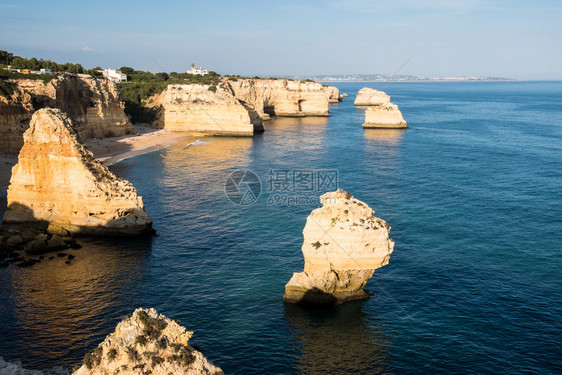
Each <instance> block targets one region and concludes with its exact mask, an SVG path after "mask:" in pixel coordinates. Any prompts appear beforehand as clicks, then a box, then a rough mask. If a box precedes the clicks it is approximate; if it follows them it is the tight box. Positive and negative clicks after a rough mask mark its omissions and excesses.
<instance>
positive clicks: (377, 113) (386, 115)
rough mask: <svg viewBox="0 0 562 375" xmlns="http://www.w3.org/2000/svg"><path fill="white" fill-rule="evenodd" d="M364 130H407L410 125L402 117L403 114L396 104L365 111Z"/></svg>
mask: <svg viewBox="0 0 562 375" xmlns="http://www.w3.org/2000/svg"><path fill="white" fill-rule="evenodd" d="M363 127H364V128H377V129H399V128H407V127H408V125H407V124H406V121H404V117H402V112H400V110H399V109H398V106H397V105H396V104H392V103H387V104H383V105H381V106H378V107H370V108H367V109H366V110H365V123H364V124H363Z"/></svg>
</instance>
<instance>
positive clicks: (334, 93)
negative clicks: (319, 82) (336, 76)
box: [324, 86, 343, 103]
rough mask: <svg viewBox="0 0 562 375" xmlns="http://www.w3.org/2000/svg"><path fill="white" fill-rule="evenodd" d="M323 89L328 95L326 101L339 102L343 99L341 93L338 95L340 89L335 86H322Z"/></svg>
mask: <svg viewBox="0 0 562 375" xmlns="http://www.w3.org/2000/svg"><path fill="white" fill-rule="evenodd" d="M324 91H326V94H327V95H328V102H330V103H339V102H341V101H342V99H343V95H340V90H339V89H338V88H337V87H335V86H324Z"/></svg>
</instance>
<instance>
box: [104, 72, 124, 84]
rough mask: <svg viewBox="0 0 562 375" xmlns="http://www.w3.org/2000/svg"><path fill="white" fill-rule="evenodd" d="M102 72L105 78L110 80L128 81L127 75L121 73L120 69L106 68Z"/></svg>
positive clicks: (117, 81) (116, 81)
mask: <svg viewBox="0 0 562 375" xmlns="http://www.w3.org/2000/svg"><path fill="white" fill-rule="evenodd" d="M102 74H103V76H104V77H105V78H107V79H108V80H110V81H113V82H115V83H119V82H125V81H127V75H126V74H123V73H121V72H120V71H118V70H116V69H104V70H103V71H102Z"/></svg>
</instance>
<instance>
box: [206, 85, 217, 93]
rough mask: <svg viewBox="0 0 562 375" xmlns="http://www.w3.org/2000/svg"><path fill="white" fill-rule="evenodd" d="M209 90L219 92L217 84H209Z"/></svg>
mask: <svg viewBox="0 0 562 375" xmlns="http://www.w3.org/2000/svg"><path fill="white" fill-rule="evenodd" d="M208 90H209V91H211V92H217V86H214V85H213V86H209V88H208Z"/></svg>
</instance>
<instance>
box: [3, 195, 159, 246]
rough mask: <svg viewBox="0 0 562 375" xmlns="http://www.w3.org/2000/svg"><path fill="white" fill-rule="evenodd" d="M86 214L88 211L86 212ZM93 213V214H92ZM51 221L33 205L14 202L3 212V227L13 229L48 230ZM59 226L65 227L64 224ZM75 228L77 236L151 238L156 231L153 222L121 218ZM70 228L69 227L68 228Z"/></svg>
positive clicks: (73, 233)
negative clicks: (130, 222)
mask: <svg viewBox="0 0 562 375" xmlns="http://www.w3.org/2000/svg"><path fill="white" fill-rule="evenodd" d="M84 215H86V213H84ZM90 215H91V214H90ZM48 226H49V222H48V221H46V220H42V219H38V218H37V217H36V216H35V212H34V211H33V208H32V207H29V206H26V205H24V204H21V203H12V204H10V205H8V207H7V208H6V209H5V211H4V212H3V216H2V227H6V228H10V229H13V230H22V229H26V228H33V229H36V230H39V231H46V230H47V228H48ZM59 226H61V227H64V226H63V225H62V224H60V225H59ZM72 227H74V229H73V230H72V231H71V232H72V235H73V236H75V237H89V236H91V237H109V238H112V237H113V238H122V237H139V238H145V239H147V238H151V237H152V236H153V235H154V233H155V231H154V230H153V228H152V222H151V223H150V224H145V225H140V224H139V225H135V226H133V225H124V224H123V222H121V221H119V220H108V221H107V222H105V223H104V224H102V225H92V226H85V225H72ZM66 229H68V228H66Z"/></svg>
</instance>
